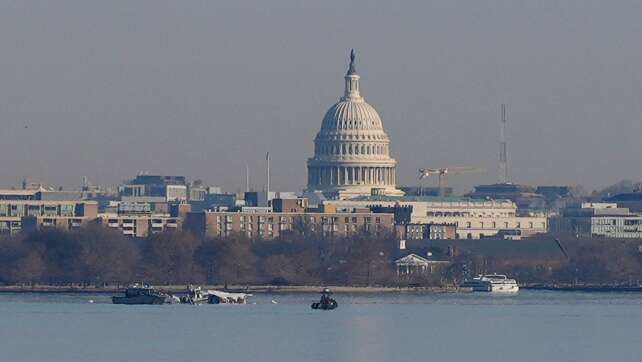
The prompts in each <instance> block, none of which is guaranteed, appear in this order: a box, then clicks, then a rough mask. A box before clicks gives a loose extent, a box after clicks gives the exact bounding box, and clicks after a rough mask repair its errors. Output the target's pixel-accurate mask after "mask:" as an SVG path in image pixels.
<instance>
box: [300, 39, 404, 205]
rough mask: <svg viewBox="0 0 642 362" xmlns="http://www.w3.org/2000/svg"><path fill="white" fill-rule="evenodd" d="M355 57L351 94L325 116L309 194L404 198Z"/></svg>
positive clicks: (347, 87)
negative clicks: (364, 92) (362, 89)
mask: <svg viewBox="0 0 642 362" xmlns="http://www.w3.org/2000/svg"><path fill="white" fill-rule="evenodd" d="M354 60H355V57H354V52H352V53H351V54H350V67H349V69H348V72H347V74H346V76H345V92H344V95H343V97H341V99H340V100H339V102H337V103H335V104H334V105H332V107H330V109H329V110H328V111H327V112H326V114H325V116H324V117H323V121H322V123H321V130H320V131H319V133H318V134H317V136H316V138H315V139H314V157H312V158H310V159H308V190H309V191H323V192H324V193H328V194H329V195H328V196H330V197H335V198H349V197H354V196H362V195H371V194H373V193H377V194H384V195H403V193H402V192H401V191H399V190H397V189H396V188H395V182H396V179H395V178H396V175H395V173H396V164H397V162H396V161H395V160H394V159H393V158H391V157H390V151H389V146H390V139H389V138H388V135H387V134H386V132H385V131H384V129H383V122H382V121H381V117H379V114H378V113H377V111H376V110H375V109H374V107H372V106H371V105H370V104H368V103H367V102H366V101H365V99H364V98H363V97H362V96H361V93H360V89H359V81H360V76H359V75H358V74H357V72H356V69H355V63H354Z"/></svg>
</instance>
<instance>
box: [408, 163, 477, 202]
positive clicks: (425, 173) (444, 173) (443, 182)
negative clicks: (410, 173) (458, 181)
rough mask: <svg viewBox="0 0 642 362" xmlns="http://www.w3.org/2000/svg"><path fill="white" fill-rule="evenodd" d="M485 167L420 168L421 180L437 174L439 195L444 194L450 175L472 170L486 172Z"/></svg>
mask: <svg viewBox="0 0 642 362" xmlns="http://www.w3.org/2000/svg"><path fill="white" fill-rule="evenodd" d="M485 171H486V170H484V169H483V168H478V167H456V166H452V167H442V168H420V169H419V180H423V179H425V178H428V177H430V176H433V175H437V178H438V186H439V195H440V196H443V194H444V191H445V188H446V186H447V183H448V175H460V174H463V173H471V172H485Z"/></svg>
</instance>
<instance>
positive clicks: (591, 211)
mask: <svg viewBox="0 0 642 362" xmlns="http://www.w3.org/2000/svg"><path fill="white" fill-rule="evenodd" d="M551 226H552V231H555V232H561V233H571V234H574V235H576V236H578V237H607V238H642V215H639V214H634V213H631V212H630V210H629V209H628V208H622V207H618V206H617V204H615V203H590V202H586V203H581V204H579V205H574V206H571V207H567V208H565V209H563V210H562V212H561V214H560V216H559V217H556V218H554V219H551Z"/></svg>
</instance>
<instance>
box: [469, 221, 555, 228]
mask: <svg viewBox="0 0 642 362" xmlns="http://www.w3.org/2000/svg"><path fill="white" fill-rule="evenodd" d="M535 225H536V224H535V223H534V222H533V221H529V222H524V223H522V222H519V221H518V222H516V223H514V224H512V225H511V224H510V223H509V222H508V221H505V222H503V223H497V222H495V221H492V222H483V221H480V222H479V223H474V224H473V223H472V222H470V221H467V222H466V223H464V224H463V225H461V226H462V227H463V228H465V229H472V228H479V229H484V228H488V229H497V228H498V227H500V228H504V229H511V228H515V229H521V228H524V229H533V228H535ZM538 225H539V227H540V228H542V229H544V228H546V223H545V222H541V223H539V224H538ZM458 226H460V225H458Z"/></svg>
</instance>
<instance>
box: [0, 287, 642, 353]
mask: <svg viewBox="0 0 642 362" xmlns="http://www.w3.org/2000/svg"><path fill="white" fill-rule="evenodd" d="M315 298H317V296H316V295H311V294H288V295H283V294H274V295H265V294H264V295H257V296H255V297H254V298H252V299H251V301H252V302H254V303H256V304H251V305H244V306H238V305H201V306H190V305H164V306H123V305H112V304H109V303H110V300H109V296H107V295H69V294H62V295H61V294H0V346H1V348H0V361H188V360H191V361H313V362H315V361H323V362H327V361H369V362H371V361H374V362H376V361H642V294H639V293H568V292H545V291H521V292H520V293H519V294H518V295H516V296H491V295H488V294H439V295H415V294H402V295H378V296H373V295H337V299H338V301H339V308H338V309H336V310H334V311H313V310H311V309H310V306H309V305H310V303H311V302H312V301H313V299H315ZM90 300H93V301H94V303H90ZM272 300H275V301H277V302H278V304H273V303H272Z"/></svg>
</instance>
